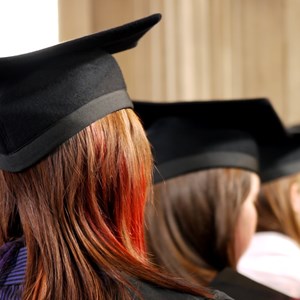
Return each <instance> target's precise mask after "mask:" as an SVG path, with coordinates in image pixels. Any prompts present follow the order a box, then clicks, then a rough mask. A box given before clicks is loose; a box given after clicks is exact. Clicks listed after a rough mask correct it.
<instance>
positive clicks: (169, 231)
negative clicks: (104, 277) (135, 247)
mask: <svg viewBox="0 0 300 300" xmlns="http://www.w3.org/2000/svg"><path fill="white" fill-rule="evenodd" d="M250 174H251V173H250V172H247V171H244V170H238V169H210V170H205V171H200V172H195V173H190V174H187V175H183V176H180V177H176V178H173V179H170V180H167V181H166V182H164V183H159V184H157V185H156V186H155V189H154V204H151V203H148V205H147V206H146V207H147V209H146V224H147V232H146V236H147V245H148V250H149V253H150V259H152V261H153V262H155V263H156V264H157V265H159V266H161V267H163V268H165V269H167V270H168V271H169V272H170V273H173V274H174V273H177V274H180V275H181V276H182V277H183V278H185V279H188V280H189V282H193V283H194V284H199V283H201V284H204V285H208V284H209V283H210V282H211V280H212V279H213V277H214V276H215V275H216V273H217V272H218V271H220V270H222V269H223V268H224V267H226V266H231V267H233V268H235V267H236V263H237V262H236V259H235V253H234V233H235V226H236V222H237V219H238V215H239V212H240V208H241V205H242V203H243V201H244V200H245V199H246V198H247V195H248V194H249V192H250V186H251V176H250Z"/></svg>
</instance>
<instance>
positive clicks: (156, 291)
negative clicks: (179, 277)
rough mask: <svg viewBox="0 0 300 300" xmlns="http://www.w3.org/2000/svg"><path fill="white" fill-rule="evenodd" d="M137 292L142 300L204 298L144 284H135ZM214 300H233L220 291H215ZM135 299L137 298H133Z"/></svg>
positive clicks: (197, 299) (192, 299)
mask: <svg viewBox="0 0 300 300" xmlns="http://www.w3.org/2000/svg"><path fill="white" fill-rule="evenodd" d="M135 285H136V287H137V290H138V291H139V292H140V293H141V295H142V297H143V298H142V299H143V300H154V299H155V300H201V299H202V300H204V299H206V298H203V297H199V296H198V297H197V296H192V295H188V294H185V293H179V292H177V291H172V290H168V289H165V288H161V287H159V286H155V285H153V284H149V283H145V282H136V284H135ZM213 293H214V296H215V298H214V299H215V300H233V299H232V298H231V297H229V296H228V295H226V294H225V293H223V292H221V291H217V290H215V291H214V292H213ZM135 299H137V298H135Z"/></svg>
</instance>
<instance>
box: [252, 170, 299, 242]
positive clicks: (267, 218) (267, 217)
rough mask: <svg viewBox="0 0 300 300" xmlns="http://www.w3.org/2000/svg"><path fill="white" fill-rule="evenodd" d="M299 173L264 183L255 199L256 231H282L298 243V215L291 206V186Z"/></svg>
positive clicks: (296, 180)
mask: <svg viewBox="0 0 300 300" xmlns="http://www.w3.org/2000/svg"><path fill="white" fill-rule="evenodd" d="M299 182H300V175H299V174H297V175H291V176H286V177H282V178H279V179H277V180H273V181H270V182H268V183H264V184H262V186H261V191H260V195H259V198H258V201H257V212H258V225H257V231H276V232H280V233H283V234H285V235H287V236H289V237H291V238H292V239H294V240H295V241H296V242H298V243H299V244H300V223H299V216H298V215H297V213H296V212H295V211H294V209H293V206H292V201H291V199H290V197H291V187H292V185H293V184H294V183H299Z"/></svg>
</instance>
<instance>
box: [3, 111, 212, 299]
mask: <svg viewBox="0 0 300 300" xmlns="http://www.w3.org/2000/svg"><path fill="white" fill-rule="evenodd" d="M151 171H152V156H151V151H150V147H149V144H148V141H147V140H146V136H145V133H144V130H143V128H142V126H141V124H140V122H139V121H138V119H137V117H136V115H135V114H134V113H133V112H132V111H131V110H121V111H118V112H115V113H112V114H110V115H108V116H106V117H105V118H103V119H101V120H99V121H97V122H95V123H94V124H92V125H91V126H89V127H87V128H85V129H84V130H83V131H81V132H80V133H79V134H77V135H76V136H74V137H72V138H71V139H70V140H69V141H67V142H66V143H64V144H63V145H61V146H60V147H59V148H58V149H57V150H56V151H55V152H53V153H52V154H51V155H49V156H48V157H46V158H45V159H44V160H42V161H41V162H39V163H38V164H36V165H35V166H33V167H31V168H29V169H27V170H25V171H23V172H20V173H9V172H5V171H1V172H0V244H2V243H5V242H7V241H9V240H11V239H14V238H16V237H18V236H22V235H24V237H25V243H26V247H27V255H28V259H27V268H26V280H25V283H24V293H23V299H31V300H32V299H33V300H34V299H40V298H43V299H57V300H62V299H72V300H79V299H90V300H93V299H131V298H132V294H130V293H131V292H130V290H131V291H132V290H133V289H134V287H133V286H132V285H131V281H130V279H129V278H132V279H134V278H136V279H142V280H146V281H149V282H155V283H157V284H160V285H162V286H165V287H169V288H172V289H177V290H181V291H188V292H190V293H194V294H197V293H199V294H203V295H207V292H205V291H204V289H196V288H193V287H189V286H188V285H185V284H184V283H182V282H180V281H178V282H176V281H175V280H174V281H172V280H171V279H169V278H168V277H166V276H164V275H162V274H159V273H158V272H155V270H154V269H153V268H152V267H151V266H150V265H149V264H148V263H147V261H146V259H145V254H144V239H143V221H144V220H143V211H144V203H145V198H146V196H147V194H148V193H150V187H151V180H152V178H151Z"/></svg>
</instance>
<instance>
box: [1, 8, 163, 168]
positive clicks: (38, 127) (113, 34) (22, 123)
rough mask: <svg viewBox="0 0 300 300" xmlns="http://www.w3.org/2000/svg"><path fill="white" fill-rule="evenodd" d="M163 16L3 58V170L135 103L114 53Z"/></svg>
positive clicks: (28, 161) (37, 156) (21, 165)
mask: <svg viewBox="0 0 300 300" xmlns="http://www.w3.org/2000/svg"><path fill="white" fill-rule="evenodd" d="M160 18H161V16H160V14H154V15H151V16H149V17H146V18H143V19H140V20H137V21H134V22H131V23H128V24H125V25H123V26H120V27H116V28H113V29H109V30H106V31H102V32H99V33H95V34H91V35H88V36H85V37H81V38H78V39H75V40H71V41H68V42H64V43H61V44H58V45H55V46H52V47H49V48H45V49H42V50H39V51H35V52H31V53H27V54H23V55H18V56H11V57H3V58H0V169H2V170H6V171H10V172H18V171H21V170H23V169H25V168H27V167H29V166H31V165H33V164H34V163H36V162H37V161H38V160H40V159H41V158H43V157H44V156H45V155H47V154H49V153H50V152H51V151H52V150H54V149H55V148H56V147H57V146H59V145H60V144H62V143H63V142H65V141H66V140H67V139H69V138H70V137H72V136H73V135H75V134H76V133H78V132H79V131H80V130H82V129H84V128H85V127H87V126H88V125H90V124H91V123H93V122H95V121H97V120H98V119H100V118H102V117H104V116H106V115H107V114H110V113H112V112H114V111H117V110H119V109H123V108H132V102H131V100H130V98H129V96H128V94H127V92H126V86H125V83H124V79H123V76H122V73H121V71H120V69H119V66H118V64H117V62H116V61H115V60H114V58H113V57H112V54H114V53H117V52H120V51H124V50H127V49H130V48H133V47H135V46H136V44H137V42H138V40H139V39H140V38H141V37H142V36H143V35H144V34H145V33H146V32H147V31H148V30H149V29H150V28H151V27H152V26H154V25H155V24H156V23H158V22H159V20H160Z"/></svg>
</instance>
